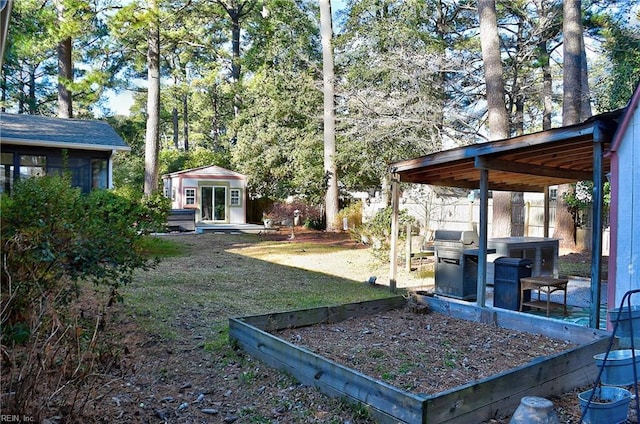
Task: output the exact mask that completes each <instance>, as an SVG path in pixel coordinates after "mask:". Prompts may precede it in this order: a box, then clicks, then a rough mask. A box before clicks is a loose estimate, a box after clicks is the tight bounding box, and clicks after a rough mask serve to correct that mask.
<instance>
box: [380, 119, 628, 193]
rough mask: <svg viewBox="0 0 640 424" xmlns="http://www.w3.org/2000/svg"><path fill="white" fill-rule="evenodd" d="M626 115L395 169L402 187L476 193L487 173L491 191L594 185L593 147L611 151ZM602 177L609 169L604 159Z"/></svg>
mask: <svg viewBox="0 0 640 424" xmlns="http://www.w3.org/2000/svg"><path fill="white" fill-rule="evenodd" d="M625 111H626V109H620V110H617V111H614V112H609V113H605V114H601V115H597V116H594V117H592V118H590V119H588V120H587V121H585V122H583V123H580V124H576V125H571V126H566V127H561V128H555V129H551V130H547V131H541V132H537V133H533V134H527V135H523V136H518V137H513V138H509V139H505V140H497V141H492V142H487V143H481V144H474V145H470V146H464V147H459V148H455V149H451V150H445V151H442V152H438V153H433V154H431V155H427V156H422V157H418V158H415V159H409V160H404V161H399V162H395V163H393V164H391V166H390V167H389V170H390V172H392V173H396V174H398V175H399V177H400V181H401V182H412V183H423V184H431V185H436V186H451V187H463V188H469V189H475V188H478V187H479V186H480V173H481V172H480V171H481V170H482V169H488V170H489V172H488V174H489V175H488V179H489V181H488V184H489V189H490V190H504V191H529V192H542V191H544V188H545V187H546V186H550V185H557V184H565V183H571V182H575V181H580V180H592V179H593V169H594V143H603V148H604V149H603V151H604V152H607V150H608V149H609V148H610V146H611V141H612V139H613V136H614V133H615V131H616V129H617V127H618V122H619V120H620V119H621V117H622V116H623V114H624V112H625ZM604 156H605V157H604V158H603V162H602V167H603V172H605V173H607V172H609V169H610V160H609V159H608V157H607V155H604Z"/></svg>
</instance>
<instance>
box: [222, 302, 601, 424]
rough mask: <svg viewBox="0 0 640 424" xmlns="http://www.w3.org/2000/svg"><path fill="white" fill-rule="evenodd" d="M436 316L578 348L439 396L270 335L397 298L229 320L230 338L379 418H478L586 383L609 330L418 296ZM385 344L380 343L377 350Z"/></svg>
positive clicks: (377, 308)
mask: <svg viewBox="0 0 640 424" xmlns="http://www.w3.org/2000/svg"><path fill="white" fill-rule="evenodd" d="M419 301H420V302H422V303H424V304H426V305H428V308H429V309H430V310H431V311H433V312H434V313H437V314H442V315H443V316H445V317H446V316H448V317H453V318H462V319H465V320H467V321H470V322H478V323H485V324H491V325H495V326H496V327H501V328H505V329H512V330H518V331H529V332H530V333H532V334H541V335H543V336H546V337H550V338H554V339H558V340H562V341H565V340H566V341H570V342H571V343H573V344H575V345H577V347H574V348H570V349H568V350H566V351H563V352H560V353H557V354H553V355H549V356H545V357H540V358H536V359H535V360H533V361H530V362H529V363H527V364H525V365H522V366H518V367H516V368H515V369H512V370H508V371H504V372H501V373H498V374H496V375H491V376H488V377H485V378H481V379H479V380H476V381H470V382H468V383H466V384H462V385H459V386H457V387H454V388H452V389H448V390H445V391H442V392H440V393H430V394H416V393H411V392H408V391H405V390H402V389H399V388H397V387H395V386H393V385H391V384H389V383H387V382H385V381H382V380H380V379H376V378H373V377H371V376H368V375H365V374H364V373H362V372H359V371H356V370H354V369H352V368H349V367H347V366H345V365H342V364H339V363H337V362H335V361H331V360H329V359H327V358H325V357H323V356H322V355H319V354H316V353H313V352H312V351H311V350H309V349H307V348H305V347H302V346H297V345H295V344H292V343H290V342H288V341H286V340H283V339H282V338H280V337H278V336H276V335H274V334H271V333H273V332H276V331H279V330H282V329H287V328H297V327H303V326H313V325H316V324H319V323H338V322H341V321H343V320H345V319H348V318H353V317H358V316H368V315H375V314H380V313H383V312H385V311H389V310H392V309H397V308H402V307H404V306H405V304H406V301H405V299H404V298H402V297H397V298H392V299H385V300H377V301H371V302H363V303H356V304H347V305H341V306H335V307H325V308H315V309H308V310H300V311H292V312H283V313H274V314H267V315H259V316H250V317H243V318H235V319H231V320H230V323H229V325H230V338H231V339H232V340H233V341H235V342H236V343H237V344H238V345H239V346H240V347H242V348H243V349H244V350H245V351H247V352H248V353H249V354H251V355H253V356H255V357H257V358H259V359H261V360H262V361H264V362H265V363H267V364H269V365H271V366H273V367H275V368H278V369H281V370H284V371H286V372H288V373H289V374H291V375H293V376H295V377H296V378H297V379H298V380H299V381H301V382H302V383H303V384H307V385H311V386H315V387H317V388H318V389H319V390H320V391H322V392H324V393H326V394H328V395H330V396H340V397H344V398H346V399H347V400H349V401H352V402H357V403H360V404H362V405H363V406H364V407H365V408H366V409H367V410H368V411H369V412H370V413H371V415H372V416H373V417H374V418H375V419H376V420H377V421H378V422H389V423H391V422H393V423H396V422H406V423H427V422H428V423H443V422H460V423H467V422H482V421H483V420H488V419H490V418H492V417H495V416H500V415H508V414H510V413H512V412H513V411H514V410H515V409H516V408H517V406H518V404H519V402H520V399H521V398H522V397H523V396H542V397H550V396H552V395H557V394H561V393H565V392H567V391H570V390H572V389H575V388H577V387H583V386H587V385H589V384H592V383H593V381H594V380H595V378H596V376H597V372H598V369H597V367H596V366H595V363H594V361H593V356H594V355H595V354H598V353H600V352H602V351H604V350H605V349H606V346H607V343H608V333H606V332H603V331H598V330H593V329H589V328H586V327H580V326H574V325H571V324H568V323H565V322H560V321H553V320H548V319H545V318H541V317H536V316H532V315H528V314H521V313H517V312H512V311H508V310H500V309H492V308H478V307H476V306H474V305H470V304H466V303H459V302H455V301H449V300H445V299H440V298H431V297H424V296H420V297H419ZM381 349H384V347H381Z"/></svg>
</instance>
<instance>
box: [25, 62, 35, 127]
mask: <svg viewBox="0 0 640 424" xmlns="http://www.w3.org/2000/svg"><path fill="white" fill-rule="evenodd" d="M36 104H37V102H36V68H35V67H33V68H31V69H30V70H29V98H28V99H27V105H28V106H29V114H30V115H35V114H36Z"/></svg>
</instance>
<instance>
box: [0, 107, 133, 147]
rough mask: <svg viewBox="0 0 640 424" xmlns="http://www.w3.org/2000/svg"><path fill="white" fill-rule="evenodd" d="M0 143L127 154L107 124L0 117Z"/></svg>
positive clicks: (3, 115)
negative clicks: (120, 151)
mask: <svg viewBox="0 0 640 424" xmlns="http://www.w3.org/2000/svg"><path fill="white" fill-rule="evenodd" d="M0 141H2V143H7V144H8V143H11V144H20V145H28V146H46V147H61V148H65V147H68V148H76V149H88V150H130V147H129V146H127V144H126V143H125V142H124V140H122V138H121V137H120V136H119V135H118V134H117V133H116V132H115V130H114V129H113V128H112V127H111V125H109V124H108V123H107V122H104V121H98V120H84V119H62V118H51V117H48V116H40V115H24V114H11V113H0Z"/></svg>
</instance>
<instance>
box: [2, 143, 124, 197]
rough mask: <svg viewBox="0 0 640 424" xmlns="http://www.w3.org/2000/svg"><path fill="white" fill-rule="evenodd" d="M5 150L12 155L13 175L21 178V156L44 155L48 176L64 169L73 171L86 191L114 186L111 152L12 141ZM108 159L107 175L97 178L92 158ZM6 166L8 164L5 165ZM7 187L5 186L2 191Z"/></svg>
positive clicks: (74, 181)
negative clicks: (26, 144)
mask: <svg viewBox="0 0 640 424" xmlns="http://www.w3.org/2000/svg"><path fill="white" fill-rule="evenodd" d="M2 153H3V154H7V153H9V154H12V155H13V157H12V164H11V165H12V167H13V173H12V174H11V175H10V176H9V175H7V176H8V177H9V178H11V179H13V181H14V182H15V181H17V180H18V179H19V178H20V156H25V155H28V156H44V157H45V175H59V174H60V173H61V172H63V171H64V170H69V171H70V172H71V178H72V184H73V186H75V187H79V188H80V189H82V191H83V192H89V191H90V190H91V189H92V188H111V187H112V172H111V152H110V151H101V150H96V151H94V150H75V149H59V148H51V147H32V146H21V145H16V144H10V143H2ZM96 160H97V161H106V162H107V165H106V168H105V169H104V171H103V172H104V173H105V174H106V175H104V178H102V179H101V182H100V183H97V182H96V181H93V179H94V171H97V170H94V169H93V166H94V164H93V163H92V161H96ZM3 165H6V164H3ZM4 189H6V187H2V190H4Z"/></svg>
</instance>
